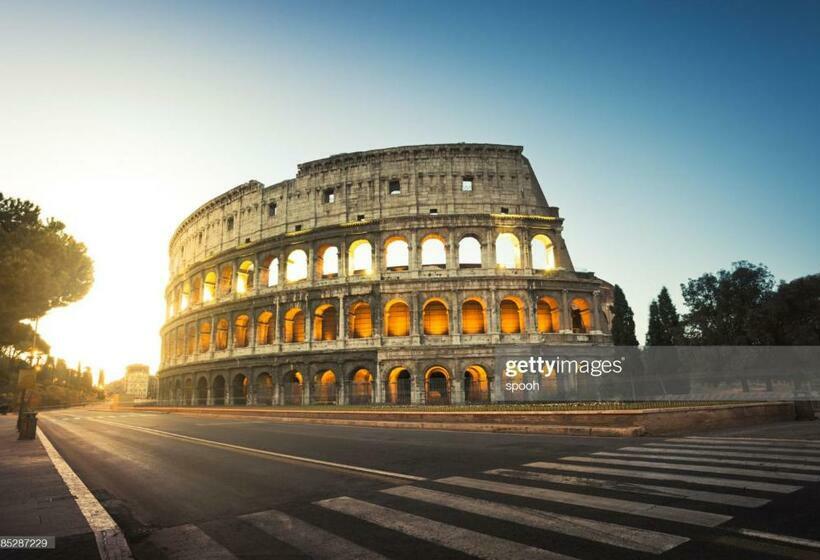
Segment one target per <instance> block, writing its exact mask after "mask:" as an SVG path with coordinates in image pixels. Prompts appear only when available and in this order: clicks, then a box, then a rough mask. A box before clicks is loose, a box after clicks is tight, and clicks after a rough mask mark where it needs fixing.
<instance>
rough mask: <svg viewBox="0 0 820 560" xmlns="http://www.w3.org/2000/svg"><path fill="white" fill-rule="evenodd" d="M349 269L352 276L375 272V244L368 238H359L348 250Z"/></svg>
mask: <svg viewBox="0 0 820 560" xmlns="http://www.w3.org/2000/svg"><path fill="white" fill-rule="evenodd" d="M347 256H348V270H349V273H350V275H351V276H363V275H367V274H370V273H371V272H373V246H372V245H370V241H368V240H367V239H357V240H356V241H354V242H353V243H351V244H350V247H349V248H348V250H347Z"/></svg>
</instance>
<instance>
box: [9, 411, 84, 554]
mask: <svg viewBox="0 0 820 560" xmlns="http://www.w3.org/2000/svg"><path fill="white" fill-rule="evenodd" d="M16 422H17V416H16V415H12V414H9V415H7V416H0V536H54V537H57V541H56V543H57V544H56V549H55V550H47V551H42V552H39V553H34V552H31V551H9V550H0V558H2V559H6V558H32V557H40V556H42V557H44V558H45V557H47V558H50V559H54V558H98V557H99V555H98V552H97V545H96V541H95V539H94V533H93V532H92V531H91V528H90V527H89V525H88V523H87V522H86V520H85V517H83V514H82V513H81V512H80V509H79V508H78V507H77V503H76V502H75V501H74V497H73V496H72V495H71V493H70V492H69V490H68V487H67V486H66V484H65V482H63V479H62V477H61V476H60V474H59V473H58V472H57V469H56V468H55V467H54V465H53V464H52V463H51V460H50V459H49V457H48V455H47V454H46V450H45V448H43V445H42V444H41V443H40V440H39V439H34V440H24V441H18V439H17V429H16Z"/></svg>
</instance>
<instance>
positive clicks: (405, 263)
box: [384, 236, 410, 270]
mask: <svg viewBox="0 0 820 560" xmlns="http://www.w3.org/2000/svg"><path fill="white" fill-rule="evenodd" d="M384 266H385V268H387V270H408V269H409V268H410V246H409V245H408V244H407V240H406V239H405V238H404V237H398V236H395V237H390V238H388V239H387V241H385V243H384Z"/></svg>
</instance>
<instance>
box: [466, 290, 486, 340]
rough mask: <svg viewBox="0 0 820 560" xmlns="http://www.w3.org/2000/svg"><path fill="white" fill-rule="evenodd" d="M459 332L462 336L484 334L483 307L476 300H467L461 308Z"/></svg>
mask: <svg viewBox="0 0 820 560" xmlns="http://www.w3.org/2000/svg"><path fill="white" fill-rule="evenodd" d="M461 332H462V333H464V334H483V333H485V332H486V328H485V322H484V306H483V305H482V304H481V302H480V301H478V300H477V299H469V300H467V301H465V302H464V303H463V304H462V306H461Z"/></svg>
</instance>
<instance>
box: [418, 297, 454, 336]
mask: <svg viewBox="0 0 820 560" xmlns="http://www.w3.org/2000/svg"><path fill="white" fill-rule="evenodd" d="M422 323H423V325H424V334H427V335H433V336H440V335H446V334H450V312H449V310H448V309H447V305H446V304H445V303H444V302H443V301H442V300H440V299H438V298H433V299H428V300H427V301H426V302H425V303H424V307H423V308H422Z"/></svg>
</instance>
